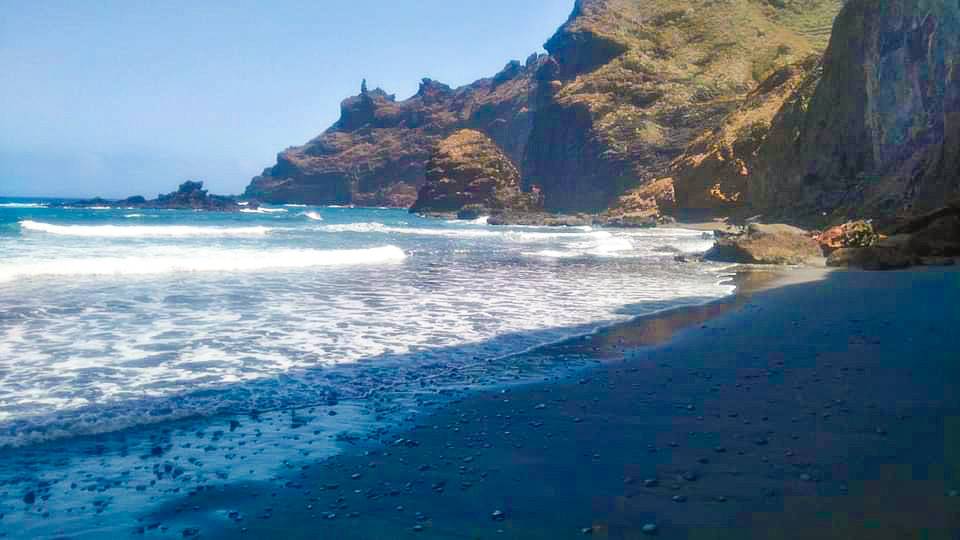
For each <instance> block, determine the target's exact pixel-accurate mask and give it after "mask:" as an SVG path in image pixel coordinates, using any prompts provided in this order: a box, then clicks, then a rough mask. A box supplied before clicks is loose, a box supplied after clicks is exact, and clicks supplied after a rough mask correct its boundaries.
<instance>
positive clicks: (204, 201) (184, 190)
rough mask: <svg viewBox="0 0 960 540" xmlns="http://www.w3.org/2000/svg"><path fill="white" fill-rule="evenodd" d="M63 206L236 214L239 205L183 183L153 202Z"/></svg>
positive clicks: (197, 185) (102, 201)
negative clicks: (206, 211) (205, 211)
mask: <svg viewBox="0 0 960 540" xmlns="http://www.w3.org/2000/svg"><path fill="white" fill-rule="evenodd" d="M65 206H79V207H94V206H103V207H111V208H137V209H142V210H208V211H213V212H236V211H238V210H240V205H239V204H238V203H237V201H236V199H234V198H233V197H225V196H222V195H210V193H209V192H207V190H205V189H203V182H194V181H187V182H184V183H183V184H180V187H179V189H177V191H174V192H172V193H167V194H161V195H157V198H156V199H153V200H147V199H145V198H144V197H141V196H139V195H138V196H134V197H129V198H127V199H123V200H119V201H118V200H107V199H101V198H96V199H89V200H86V201H75V202H70V203H68V204H66V205H65Z"/></svg>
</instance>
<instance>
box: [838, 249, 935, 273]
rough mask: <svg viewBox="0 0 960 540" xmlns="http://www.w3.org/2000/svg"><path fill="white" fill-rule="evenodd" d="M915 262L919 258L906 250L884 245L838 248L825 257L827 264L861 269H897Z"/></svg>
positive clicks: (907, 266)
mask: <svg viewBox="0 0 960 540" xmlns="http://www.w3.org/2000/svg"><path fill="white" fill-rule="evenodd" d="M917 262H919V259H917V257H915V256H914V255H913V254H911V253H910V252H909V251H907V250H903V249H898V248H896V247H884V246H873V247H865V248H843V249H838V250H837V251H834V252H833V253H831V254H830V256H829V257H828V258H827V266H833V267H850V268H861V269H863V270H899V269H901V268H909V267H911V266H913V265H914V264H916V263H917Z"/></svg>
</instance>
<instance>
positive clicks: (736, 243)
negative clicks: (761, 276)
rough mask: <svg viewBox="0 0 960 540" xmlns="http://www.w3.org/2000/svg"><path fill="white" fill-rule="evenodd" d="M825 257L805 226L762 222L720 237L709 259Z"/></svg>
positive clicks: (747, 260)
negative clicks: (803, 227) (742, 230)
mask: <svg viewBox="0 0 960 540" xmlns="http://www.w3.org/2000/svg"><path fill="white" fill-rule="evenodd" d="M822 257H823V252H822V251H821V250H820V246H819V244H818V243H817V241H816V240H815V239H814V238H812V237H811V236H810V234H809V233H807V232H806V231H804V230H803V229H799V228H797V227H792V226H790V225H760V224H751V225H750V226H748V227H747V230H746V231H745V232H744V233H742V234H737V235H730V236H723V237H721V238H719V239H717V242H716V244H715V245H714V247H713V248H712V249H711V250H710V251H708V252H707V254H706V258H707V259H708V260H713V261H721V262H733V263H743V264H804V263H809V262H813V261H815V260H817V259H820V258H822Z"/></svg>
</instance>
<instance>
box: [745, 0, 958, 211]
mask: <svg viewBox="0 0 960 540" xmlns="http://www.w3.org/2000/svg"><path fill="white" fill-rule="evenodd" d="M958 64H960V5H958V4H957V2H942V1H930V0H885V1H877V0H851V1H850V2H849V3H847V5H846V7H845V8H844V9H843V11H842V13H841V14H840V16H839V17H838V18H837V21H836V24H835V26H834V30H833V36H832V39H831V42H830V46H829V48H828V50H827V52H826V54H825V57H824V60H823V65H822V72H821V71H815V72H814V73H812V74H811V75H810V76H809V77H808V79H807V80H806V81H805V82H804V83H803V84H802V85H801V86H800V88H799V89H798V90H797V91H796V92H795V94H794V95H793V96H792V97H791V98H790V99H789V100H788V101H787V104H786V105H785V106H784V108H783V109H782V110H781V111H780V113H779V114H778V116H777V118H776V119H775V120H774V122H773V127H772V129H771V130H770V133H769V136H768V137H767V139H766V141H765V142H764V144H763V145H762V146H761V147H760V149H759V159H758V166H757V168H758V169H759V170H758V171H757V173H756V174H755V175H754V181H752V182H751V183H750V189H749V197H750V199H751V202H752V203H753V204H754V205H755V206H757V207H758V208H760V209H763V210H765V211H767V212H768V213H769V214H774V215H777V214H779V215H784V216H790V217H794V218H796V219H802V220H804V221H807V222H815V221H833V222H836V221H840V220H842V219H847V218H851V217H881V216H887V217H889V216H892V215H895V214H901V213H902V214H913V215H916V214H917V213H921V212H924V211H929V210H932V209H934V208H936V207H938V206H941V205H942V204H943V202H944V201H945V200H947V199H948V198H950V197H952V196H955V195H956V194H957V193H958V189H960V181H958V178H960V176H958V172H960V115H958V113H957V111H960V70H958Z"/></svg>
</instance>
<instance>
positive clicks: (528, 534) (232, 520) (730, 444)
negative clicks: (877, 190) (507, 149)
mask: <svg viewBox="0 0 960 540" xmlns="http://www.w3.org/2000/svg"><path fill="white" fill-rule="evenodd" d="M957 306H960V273H957V272H951V271H939V270H938V271H918V272H901V273H885V274H880V273H860V272H835V273H831V274H829V275H828V276H827V278H826V279H825V280H824V281H819V282H814V283H805V284H799V285H789V286H784V287H782V288H777V289H773V290H768V291H763V292H758V293H756V294H748V293H742V294H740V295H738V296H737V297H734V298H732V299H729V300H725V301H722V302H718V303H714V304H709V305H706V306H702V307H698V308H687V309H680V310H675V311H671V312H667V313H663V314H660V315H658V316H655V317H650V318H646V319H641V320H638V321H635V322H632V323H628V324H624V325H620V326H617V327H614V328H611V329H609V330H607V331H604V332H602V333H600V334H598V335H596V336H593V337H592V338H590V339H581V340H577V341H576V342H571V343H566V344H562V345H558V346H555V347H554V349H556V352H557V354H570V353H571V352H577V351H580V352H583V353H584V354H589V355H591V356H593V357H594V358H597V359H599V360H601V361H602V363H601V364H600V365H598V366H597V367H595V368H592V369H588V370H586V371H584V372H581V373H580V374H579V375H577V376H576V378H575V379H573V380H562V381H551V382H544V383H538V384H534V385H528V386H524V387H519V388H514V389H512V390H509V391H506V390H505V391H488V392H482V393H477V394H473V395H471V396H470V397H467V398H465V399H461V400H458V401H455V402H453V403H451V404H449V405H448V406H446V407H443V408H442V409H440V410H439V411H434V412H426V413H425V414H424V415H423V416H421V417H419V418H417V419H416V424H415V427H413V428H412V429H409V430H408V431H405V432H402V431H401V432H397V433H395V434H391V435H390V436H389V437H387V438H385V439H384V440H386V441H390V442H389V443H388V444H386V445H375V444H372V443H362V444H358V445H357V446H356V449H355V450H354V451H348V452H347V453H345V454H342V455H339V456H337V457H334V458H332V459H329V460H326V461H322V462H319V463H313V464H308V465H303V466H299V465H298V466H296V467H293V466H290V467H287V468H286V470H287V471H288V472H287V473H286V475H283V474H280V475H279V476H278V477H277V478H276V480H275V481H273V482H257V483H254V482H246V483H233V484H226V485H225V486H217V487H213V488H209V489H205V490H199V491H195V492H193V494H192V495H187V494H184V495H182V496H181V497H180V498H179V499H173V500H171V501H169V502H168V503H167V504H166V505H165V506H163V507H161V508H159V509H149V513H145V514H143V515H142V516H141V517H142V521H141V523H142V526H143V530H142V531H140V530H137V529H136V528H134V529H132V530H131V529H130V528H129V527H128V526H127V525H124V526H123V527H124V528H123V531H122V532H121V531H115V533H116V534H115V535H116V536H124V537H125V536H128V535H133V536H138V537H139V536H142V537H145V538H184V537H188V538H190V537H199V538H238V537H239V538H272V539H287V538H290V539H300V538H304V539H306V538H310V539H316V538H335V539H354V538H357V539H361V538H363V539H365V538H389V539H392V538H536V539H554V538H584V537H594V538H624V539H627V538H644V537H647V536H648V534H650V533H653V534H656V535H657V536H658V537H660V538H692V539H713V538H745V537H746V538H838V539H839V538H844V539H846V538H864V539H866V538H869V539H884V538H898V539H899V538H951V539H953V538H958V537H960V536H958V533H957V531H960V514H958V512H960V497H957V496H956V495H957V493H956V492H955V491H954V490H960V470H958V469H957V466H958V464H960V416H958V411H960V394H958V392H957V391H956V390H955V389H956V388H957V382H958V381H960V362H958V360H960V354H958V351H960V308H958V307H957ZM405 429H406V428H405ZM0 519H2V518H0ZM2 524H3V522H2V521H0V526H2ZM648 524H655V525H656V531H649V530H648V531H646V532H645V531H644V530H643V527H644V526H645V525H648ZM12 536H15V535H12Z"/></svg>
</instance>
